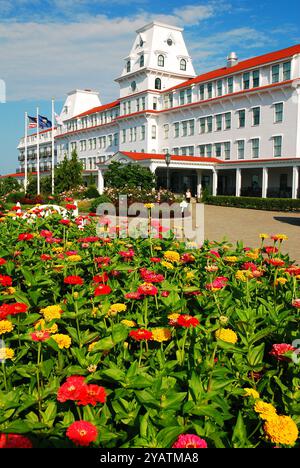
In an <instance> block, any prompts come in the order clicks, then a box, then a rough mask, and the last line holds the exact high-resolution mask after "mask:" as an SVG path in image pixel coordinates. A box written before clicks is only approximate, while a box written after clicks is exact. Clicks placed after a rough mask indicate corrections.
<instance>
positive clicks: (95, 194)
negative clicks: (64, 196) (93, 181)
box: [84, 185, 100, 199]
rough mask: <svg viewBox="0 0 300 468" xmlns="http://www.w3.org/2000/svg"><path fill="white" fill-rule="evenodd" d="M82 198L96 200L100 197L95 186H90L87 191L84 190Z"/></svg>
mask: <svg viewBox="0 0 300 468" xmlns="http://www.w3.org/2000/svg"><path fill="white" fill-rule="evenodd" d="M84 196H85V198H89V199H91V198H98V197H100V194H99V192H98V190H97V188H96V186H95V185H90V186H89V187H88V188H87V190H86V192H85V194H84Z"/></svg>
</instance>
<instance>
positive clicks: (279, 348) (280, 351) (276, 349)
mask: <svg viewBox="0 0 300 468" xmlns="http://www.w3.org/2000/svg"><path fill="white" fill-rule="evenodd" d="M289 351H296V348H294V347H293V346H291V345H289V344H287V343H282V344H274V345H273V347H272V350H271V351H270V353H269V354H271V356H274V357H276V358H277V360H278V361H289V360H290V359H289V358H288V357H287V356H285V354H286V353H288V352H289Z"/></svg>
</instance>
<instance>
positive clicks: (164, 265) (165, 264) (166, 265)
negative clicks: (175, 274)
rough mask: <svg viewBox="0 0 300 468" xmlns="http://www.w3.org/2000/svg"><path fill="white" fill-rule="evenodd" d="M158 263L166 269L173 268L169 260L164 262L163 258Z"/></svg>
mask: <svg viewBox="0 0 300 468" xmlns="http://www.w3.org/2000/svg"><path fill="white" fill-rule="evenodd" d="M160 264H161V266H163V267H165V268H167V269H168V270H174V265H172V263H170V262H166V261H165V260H163V261H162V262H161V263H160Z"/></svg>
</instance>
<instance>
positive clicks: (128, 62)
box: [126, 60, 131, 73]
mask: <svg viewBox="0 0 300 468" xmlns="http://www.w3.org/2000/svg"><path fill="white" fill-rule="evenodd" d="M130 69H131V64H130V60H127V63H126V71H127V73H129V72H130Z"/></svg>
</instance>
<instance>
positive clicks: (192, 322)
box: [177, 314, 199, 328]
mask: <svg viewBox="0 0 300 468" xmlns="http://www.w3.org/2000/svg"><path fill="white" fill-rule="evenodd" d="M177 324H178V325H180V326H181V327H187V328H190V327H196V326H197V325H199V320H198V319H196V318H195V317H192V316H191V315H186V314H183V315H180V316H179V317H178V319H177Z"/></svg>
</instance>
